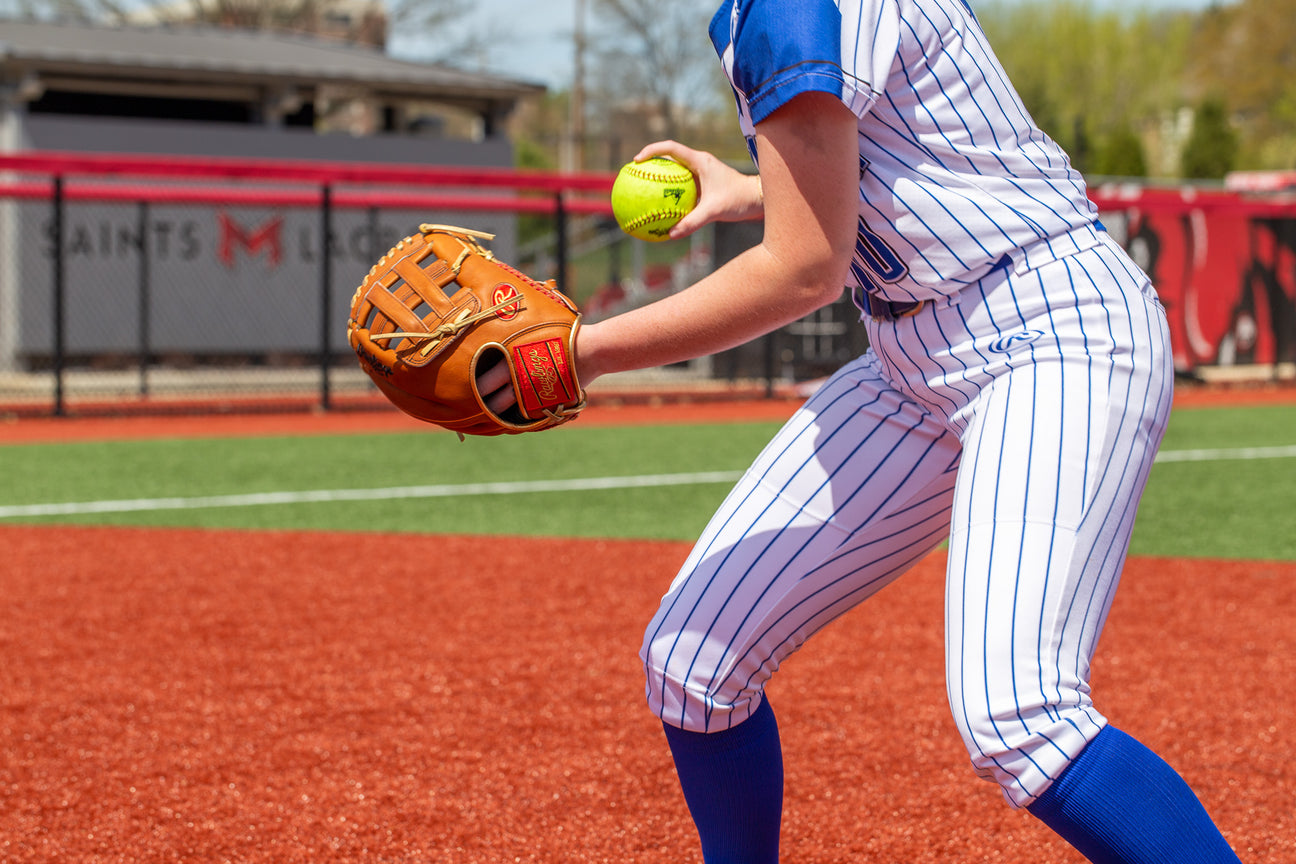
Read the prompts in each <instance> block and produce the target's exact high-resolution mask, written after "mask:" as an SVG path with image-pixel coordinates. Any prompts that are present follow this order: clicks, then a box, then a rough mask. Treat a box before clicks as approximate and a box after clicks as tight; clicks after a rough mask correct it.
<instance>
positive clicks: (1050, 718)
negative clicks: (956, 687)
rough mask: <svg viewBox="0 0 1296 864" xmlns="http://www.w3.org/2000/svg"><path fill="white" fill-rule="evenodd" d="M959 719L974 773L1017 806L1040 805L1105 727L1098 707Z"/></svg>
mask: <svg viewBox="0 0 1296 864" xmlns="http://www.w3.org/2000/svg"><path fill="white" fill-rule="evenodd" d="M955 719H956V721H957V725H958V727H959V732H960V734H961V735H962V737H963V743H964V745H965V746H966V747H967V751H968V755H969V756H970V757H971V760H972V767H973V769H974V770H975V771H976V773H977V775H978V776H980V777H982V778H983V779H985V780H989V781H990V782H992V783H995V784H997V785H998V786H999V787H1000V789H1001V790H1002V791H1003V794H1004V798H1005V799H1007V801H1008V803H1009V804H1011V805H1012V806H1013V807H1024V806H1025V805H1027V804H1029V803H1030V802H1031V801H1034V800H1035V798H1036V797H1037V796H1038V795H1040V794H1041V793H1042V792H1043V791H1044V790H1045V789H1046V788H1048V786H1049V784H1051V783H1052V782H1053V780H1054V779H1056V778H1057V777H1058V776H1059V775H1060V774H1061V773H1062V771H1063V770H1064V769H1065V768H1066V766H1067V765H1069V764H1070V763H1071V760H1072V759H1074V758H1075V757H1076V756H1077V755H1079V753H1080V751H1081V750H1083V749H1084V747H1085V745H1086V744H1087V743H1088V742H1089V740H1090V739H1092V738H1093V736H1095V735H1097V734H1098V732H1099V731H1100V730H1101V729H1102V726H1103V725H1104V723H1105V721H1103V719H1102V718H1101V717H1100V716H1099V715H1097V714H1095V713H1093V712H1092V709H1089V710H1087V711H1086V710H1083V709H1081V708H1079V707H1077V706H1074V705H1072V706H1058V705H1055V704H1045V703H1044V702H1043V701H1041V702H1039V703H1037V704H1029V705H1025V704H1024V705H1018V704H1013V705H1012V706H1011V707H1005V708H1002V709H1000V710H990V709H987V710H982V711H972V710H965V711H962V712H959V711H956V712H955Z"/></svg>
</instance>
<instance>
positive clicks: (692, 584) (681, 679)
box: [643, 355, 959, 729]
mask: <svg viewBox="0 0 1296 864" xmlns="http://www.w3.org/2000/svg"><path fill="white" fill-rule="evenodd" d="M958 458H959V444H958V441H957V438H956V436H954V435H953V434H952V433H950V432H948V431H947V430H946V429H945V428H944V426H943V425H942V424H941V423H940V422H938V421H937V419H936V418H934V417H933V415H932V414H931V413H930V412H928V411H927V410H925V409H923V408H922V407H921V406H919V405H917V404H916V403H914V402H913V401H911V400H909V399H907V398H904V397H903V396H901V395H900V394H898V393H896V392H895V391H894V390H893V389H892V388H891V387H890V386H889V385H888V384H887V383H886V381H885V380H884V379H883V377H882V376H881V374H880V373H879V372H878V369H877V368H876V363H875V361H874V360H873V359H872V357H871V356H869V355H866V356H865V357H864V358H861V359H860V360H859V361H856V362H854V363H852V364H849V365H848V366H847V367H845V368H844V369H843V370H842V371H840V372H839V373H837V374H836V375H834V376H833V377H832V378H831V379H830V380H829V381H828V382H827V383H826V384H825V385H824V386H823V387H822V388H821V389H820V391H819V392H818V393H816V394H815V395H814V396H813V397H812V398H811V399H810V400H809V401H808V402H807V404H806V405H805V406H804V407H803V408H802V409H800V410H799V411H798V412H797V413H796V415H795V416H794V417H793V418H792V419H791V420H790V421H789V423H788V424H787V425H786V426H785V427H784V428H783V429H782V430H781V431H780V432H779V433H778V435H777V436H776V437H775V438H774V439H773V440H772V441H771V443H770V444H769V446H768V447H766V448H765V450H764V451H763V452H762V453H761V455H760V456H759V457H758V458H757V460H756V461H755V462H754V463H753V465H752V467H751V468H750V469H749V470H748V471H747V473H746V475H745V476H744V477H743V479H742V480H741V481H740V482H739V483H738V484H737V485H736V486H735V488H734V489H733V491H732V492H731V494H730V495H729V496H728V498H727V499H726V500H725V502H724V504H723V505H722V506H721V508H720V509H719V510H718V511H717V513H716V514H715V516H714V518H713V519H712V520H711V522H710V524H709V525H708V526H707V528H706V530H705V531H704V532H703V534H702V536H701V538H700V539H699V541H698V543H697V544H696V546H695V547H694V549H693V552H692V554H691V555H690V557H689V559H688V561H687V562H686V564H685V566H684V567H683V569H682V570H681V572H680V574H679V575H678V576H677V577H676V579H675V581H674V582H673V584H672V585H671V588H670V591H669V592H668V594H667V595H666V596H665V597H664V598H663V600H662V603H661V606H660V607H659V609H658V612H657V614H656V616H655V617H654V618H653V620H652V622H651V623H650V625H649V627H648V630H647V632H646V634H645V640H644V647H643V658H644V661H645V665H646V668H647V671H648V676H649V701H650V703H651V704H652V705H653V707H654V709H655V710H657V711H658V712H659V714H660V715H661V716H662V717H663V719H666V720H667V721H668V722H674V723H676V724H677V725H682V726H685V727H686V728H694V729H715V728H727V727H728V726H729V725H732V724H733V723H736V722H740V721H741V720H742V719H744V718H745V717H746V716H747V714H748V713H749V712H750V711H751V710H754V708H755V706H756V704H757V701H756V700H757V697H758V694H759V692H760V689H761V687H762V686H763V685H764V683H765V681H766V680H767V679H768V678H769V676H770V675H771V674H773V672H774V670H775V669H777V668H778V665H779V663H780V662H781V661H782V660H783V659H784V658H786V657H787V656H788V655H789V654H790V653H792V652H793V651H795V650H796V649H797V648H798V647H799V646H800V645H801V644H802V643H803V642H804V641H805V640H806V639H807V638H809V636H810V635H811V634H813V633H814V632H815V631H816V630H818V629H819V628H820V627H822V626H824V625H825V624H826V623H828V622H829V621H830V620H832V619H833V618H835V617H837V616H838V615H840V614H842V613H843V612H844V611H846V610H847V609H849V608H851V607H852V606H854V605H856V604H858V603H859V602H861V601H862V600H864V599H865V598H867V597H869V596H870V595H872V594H873V593H875V592H876V591H877V590H879V589H880V588H881V587H882V586H884V585H885V584H887V583H888V582H890V581H891V580H892V579H894V578H895V577H896V576H897V575H899V574H900V573H902V572H903V571H904V570H906V569H908V568H909V567H910V566H912V564H913V563H914V562H915V561H917V560H918V559H919V558H921V557H922V556H923V555H925V554H926V553H927V552H928V551H930V550H931V549H932V548H933V547H934V546H936V545H937V544H939V543H940V542H941V541H942V540H943V539H944V538H945V536H946V534H947V532H948V526H949V508H950V503H951V500H952V495H953V487H954V480H955V475H956V473H957V466H958Z"/></svg>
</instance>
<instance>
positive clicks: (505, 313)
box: [491, 282, 522, 321]
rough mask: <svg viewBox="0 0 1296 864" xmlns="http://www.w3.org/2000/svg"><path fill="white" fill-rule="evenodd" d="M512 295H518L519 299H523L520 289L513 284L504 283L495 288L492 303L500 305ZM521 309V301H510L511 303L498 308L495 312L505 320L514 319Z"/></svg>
mask: <svg viewBox="0 0 1296 864" xmlns="http://www.w3.org/2000/svg"><path fill="white" fill-rule="evenodd" d="M510 297H517V298H518V300H521V299H522V295H521V294H519V293H518V290H517V289H516V288H514V287H513V286H512V285H510V284H508V283H507V282H505V283H503V284H502V285H499V286H497V287H496V288H495V293H494V294H492V295H491V305H493V306H498V305H499V304H501V303H503V302H504V301H506V300H508V299H509V298H510ZM521 311H522V304H521V303H520V302H519V303H510V304H509V305H507V306H505V307H503V308H502V309H499V310H497V311H496V312H495V314H496V315H497V316H499V317H500V318H501V319H502V320H504V321H511V320H512V319H514V318H516V317H517V314H518V313H519V312H521Z"/></svg>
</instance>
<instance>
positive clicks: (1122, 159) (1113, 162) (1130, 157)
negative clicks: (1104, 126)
mask: <svg viewBox="0 0 1296 864" xmlns="http://www.w3.org/2000/svg"><path fill="white" fill-rule="evenodd" d="M1090 170H1091V171H1092V172H1093V173H1094V174H1104V175H1106V176H1108V177H1146V176H1147V173H1148V171H1147V159H1145V158H1144V156H1143V141H1142V140H1141V139H1140V138H1139V136H1138V134H1137V133H1136V132H1135V131H1134V129H1133V128H1132V127H1131V126H1129V125H1128V124H1122V125H1120V126H1118V127H1116V128H1115V129H1114V130H1112V132H1111V133H1110V134H1108V135H1107V136H1106V138H1104V139H1103V142H1102V146H1101V147H1099V148H1098V153H1097V156H1096V157H1095V158H1094V162H1093V166H1092V167H1091V168H1090Z"/></svg>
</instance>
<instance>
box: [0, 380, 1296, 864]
mask: <svg viewBox="0 0 1296 864" xmlns="http://www.w3.org/2000/svg"><path fill="white" fill-rule="evenodd" d="M785 407H786V406H785ZM725 409H726V410H725V411H724V412H723V416H735V414H736V413H741V412H739V411H738V410H737V406H732V405H730V406H725ZM626 410H630V409H626ZM761 410H769V409H768V406H767V407H766V408H764V409H761ZM676 412H678V414H677V413H676ZM597 413H598V412H591V415H590V417H591V419H593V417H594V416H595V414H597ZM684 413H685V409H684V408H683V407H678V408H675V409H672V410H669V411H664V410H663V409H662V408H661V407H656V408H653V409H652V413H651V415H650V416H651V419H652V421H653V422H662V421H664V420H667V419H668V418H669V417H677V416H678V417H679V418H681V419H682V416H683V414H684ZM623 418H624V415H623ZM307 419H311V418H307ZM314 419H316V420H317V421H318V420H321V419H322V418H314ZM624 419H628V418H624ZM51 422H56V423H57V421H51ZM61 422H62V423H63V426H62V428H65V429H71V428H72V427H80V428H82V429H84V428H85V427H87V426H90V425H93V424H88V423H87V424H81V423H80V421H78V422H73V423H68V422H66V421H61ZM108 422H110V423H111V422H112V421H108ZM168 422H169V421H158V420H156V419H153V420H152V422H151V423H150V424H149V432H150V434H166V433H165V432H162V431H159V430H164V429H165V428H166V426H167V423H168ZM301 422H302V421H294V424H293V425H298V424H299V423H301ZM384 422H386V423H391V422H393V421H392V419H391V418H388V419H387V420H386V421H384ZM581 422H584V418H582V421H581ZM255 424H256V418H240V420H239V423H238V425H237V427H235V426H233V424H231V431H232V430H233V429H235V428H237V430H238V431H239V432H247V433H251V432H254V431H256V429H255ZM23 425H25V424H16V426H23ZM328 425H329V424H328V423H323V422H320V423H317V424H316V427H315V428H318V427H327V426H328ZM112 428H113V429H115V430H116V431H118V432H120V431H121V428H122V427H120V426H114V427H112ZM304 428H305V427H304V426H300V425H298V431H302V429H304ZM204 429H205V431H207V432H208V433H211V431H212V425H211V423H210V422H208V423H206V424H204ZM172 431H173V432H174V430H172ZM103 434H104V433H103V432H102V430H101V431H100V435H103ZM108 434H109V435H110V436H111V435H112V434H113V433H108ZM176 434H178V433H176ZM77 437H81V436H77ZM0 544H2V546H3V549H4V556H3V559H2V562H0V568H3V569H2V570H0V579H2V581H0V585H2V586H3V594H2V595H0V658H2V659H3V665H0V753H2V754H3V756H0V860H4V861H6V862H9V861H12V862H45V861H60V862H64V861H68V862H82V861H84V862H136V861H158V862H162V861H186V862H188V861H202V862H205V861H238V862H296V861H301V862H306V861H312V862H315V861H357V862H363V861H374V862H377V861H429V862H456V864H457V862H482V864H486V862H492V864H494V862H510V861H521V862H546V864H548V862H618V864H619V862H645V864H647V862H664V861H689V860H694V861H696V860H698V855H697V841H696V838H695V836H694V834H693V830H692V826H691V823H690V822H689V820H688V816H687V811H686V809H685V806H684V803H683V799H682V797H681V796H680V793H679V790H678V786H677V784H676V782H675V779H674V773H673V771H672V769H671V766H670V759H669V755H668V753H667V750H666V747H665V742H664V739H663V737H662V735H661V731H660V729H659V727H658V726H657V725H656V723H655V721H654V720H653V719H652V718H651V716H649V715H648V713H647V711H646V709H645V708H644V706H643V695H642V687H643V685H642V677H641V671H640V669H639V664H638V660H637V656H636V655H637V650H638V646H639V637H640V634H641V631H642V628H643V626H644V624H645V623H646V622H647V620H648V617H649V616H650V615H651V613H652V610H653V608H654V606H655V604H656V600H657V598H658V597H659V596H660V594H661V592H662V591H664V590H665V587H666V584H667V582H668V581H669V578H670V576H671V575H672V574H673V572H674V570H675V568H676V567H678V565H679V564H680V563H681V562H682V561H683V559H684V557H685V555H686V554H687V546H686V545H685V544H679V543H643V542H631V541H619V540H607V541H572V540H566V539H524V538H506V537H496V538H467V537H433V536H408V535H401V536H383V535H378V534H337V533H307V532H301V533H297V532H293V533H286V532H217V531H199V530H179V529H176V530H146V529H134V528H83V527H48V526H40V527H34V526H6V527H2V528H0ZM942 563H943V562H942V559H941V556H940V555H939V554H937V555H934V556H932V557H930V558H928V559H927V560H926V561H924V562H922V563H921V564H920V565H919V566H918V567H917V568H916V569H915V570H914V572H912V573H911V574H909V575H908V576H906V578H905V579H903V580H901V582H900V583H899V584H897V585H895V586H893V587H891V588H889V589H887V590H886V591H885V592H883V593H882V595H880V596H878V597H877V598H875V599H874V600H872V601H870V602H869V603H868V604H866V605H865V606H864V607H862V608H860V609H857V610H855V611H854V612H852V613H850V614H849V615H847V616H845V617H844V618H843V619H841V620H840V621H838V622H836V623H834V624H833V625H832V626H830V627H829V628H827V629H826V630H825V631H823V632H822V633H820V634H819V635H818V636H817V637H816V639H815V640H813V641H812V642H811V643H809V644H808V645H807V647H806V648H805V649H804V650H803V651H802V652H801V653H800V654H798V655H797V656H796V657H794V658H792V660H790V661H789V662H788V663H787V665H786V667H785V668H784V670H783V671H781V672H780V674H779V675H778V676H777V677H776V678H775V680H774V682H773V684H772V685H771V687H770V695H771V699H772V700H773V703H774V705H775V707H776V709H777V711H778V714H779V720H780V725H781V728H782V733H783V739H784V745H785V753H786V763H787V764H786V772H787V783H786V786H787V800H786V815H785V820H784V858H785V860H787V861H796V862H805V864H827V862H863V861H879V862H894V861H905V862H915V864H918V862H991V861H993V862H1004V864H1016V862H1020V864H1048V862H1059V864H1062V862H1079V861H1081V860H1082V859H1080V858H1079V856H1077V855H1076V854H1075V853H1074V852H1072V851H1071V850H1070V849H1069V848H1068V847H1066V846H1065V845H1064V844H1063V843H1061V841H1059V840H1057V839H1056V838H1054V837H1053V836H1052V835H1051V834H1050V833H1049V832H1048V831H1047V830H1046V829H1044V828H1043V827H1042V826H1040V825H1039V824H1038V823H1036V822H1035V821H1034V820H1032V819H1031V818H1030V817H1029V816H1027V815H1026V814H1024V813H1021V812H1017V811H1012V810H1010V809H1009V808H1008V807H1007V806H1006V805H1004V804H1003V803H1002V800H1001V798H1000V796H999V793H998V791H997V790H996V789H995V788H994V787H992V786H990V785H989V784H987V783H984V782H982V781H979V780H976V779H975V778H974V777H973V776H972V774H971V771H970V769H969V768H968V766H967V757H966V755H965V754H964V753H963V751H962V746H961V744H960V743H959V741H958V738H957V734H956V733H955V730H954V727H953V723H952V721H951V720H950V719H949V717H948V709H947V706H946V702H945V693H944V684H943V672H942V657H941V654H942V650H941V639H942V623H941V615H942V603H941V568H942ZM1294 640H1296V564H1290V563H1275V562H1225V561H1201V560H1191V561H1185V560H1173V559H1152V558H1138V559H1133V560H1131V562H1130V564H1129V565H1128V567H1127V568H1126V575H1125V584H1124V587H1123V588H1122V591H1121V593H1120V595H1118V597H1117V601H1116V606H1115V609H1114V610H1113V614H1112V617H1111V620H1110V623H1109V625H1108V628H1107V633H1106V635H1105V636H1104V641H1103V644H1102V646H1101V647H1100V650H1099V657H1098V660H1097V662H1096V664H1095V692H1096V694H1097V698H1098V701H1099V705H1100V706H1101V707H1102V708H1103V709H1104V710H1105V711H1106V713H1107V714H1108V715H1109V717H1111V719H1112V720H1113V721H1114V722H1115V723H1116V724H1117V725H1119V726H1121V727H1122V728H1124V729H1125V730H1126V731H1128V732H1130V733H1132V734H1134V735H1136V736H1138V737H1140V738H1142V739H1143V740H1144V741H1145V742H1146V743H1148V744H1149V745H1151V746H1152V747H1153V748H1154V749H1156V750H1157V751H1158V752H1160V753H1161V754H1162V755H1163V756H1164V757H1166V758H1167V759H1168V760H1169V761H1170V762H1171V764H1173V765H1175V766H1176V767H1177V768H1178V769H1179V770H1180V771H1181V773H1183V774H1184V776H1185V777H1186V778H1187V779H1188V780H1189V782H1190V783H1191V784H1192V785H1193V786H1194V788H1195V789H1196V790H1197V792H1198V794H1199V795H1200V796H1201V797H1202V799H1203V801H1204V803H1205V804H1206V806H1207V807H1208V809H1209V810H1210V811H1211V813H1212V814H1213V815H1214V816H1215V818H1216V821H1217V822H1218V824H1219V825H1220V826H1221V828H1222V829H1223V830H1224V832H1225V834H1226V835H1227V836H1228V837H1229V838H1230V840H1231V841H1232V842H1233V843H1234V844H1235V846H1236V847H1237V848H1238V851H1239V853H1240V854H1241V856H1242V859H1243V861H1245V862H1247V864H1290V862H1291V861H1293V860H1296V840H1294V837H1296V819H1294V817H1293V812H1292V811H1293V808H1292V802H1293V800H1296V768H1294V767H1293V761H1292V757H1293V754H1296V731H1294V730H1293V728H1292V727H1291V725H1290V724H1289V723H1288V722H1287V708H1288V704H1289V693H1290V687H1291V683H1292V682H1293V681H1296V651H1294V650H1293V649H1294V647H1296V646H1294V644H1293V642H1294Z"/></svg>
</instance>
